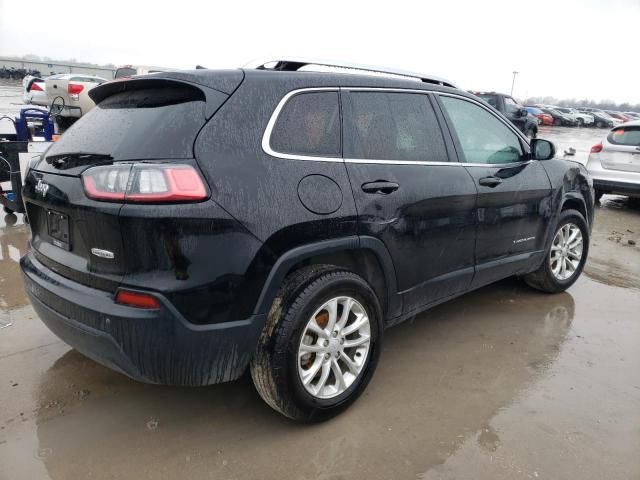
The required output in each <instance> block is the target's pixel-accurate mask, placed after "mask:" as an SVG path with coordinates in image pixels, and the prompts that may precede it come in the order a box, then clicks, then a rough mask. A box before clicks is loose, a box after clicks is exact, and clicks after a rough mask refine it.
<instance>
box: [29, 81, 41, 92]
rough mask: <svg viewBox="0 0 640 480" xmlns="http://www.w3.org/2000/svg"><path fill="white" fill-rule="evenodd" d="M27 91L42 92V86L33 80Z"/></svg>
mask: <svg viewBox="0 0 640 480" xmlns="http://www.w3.org/2000/svg"><path fill="white" fill-rule="evenodd" d="M29 92H44V90H42V87H41V86H40V85H38V84H37V83H36V82H33V83H32V84H31V86H30V87H29Z"/></svg>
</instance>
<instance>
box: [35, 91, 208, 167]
mask: <svg viewBox="0 0 640 480" xmlns="http://www.w3.org/2000/svg"><path fill="white" fill-rule="evenodd" d="M204 122H205V101H204V94H203V93H202V92H201V91H200V90H199V89H197V88H195V87H183V86H179V87H178V86H176V87H173V86H165V87H161V88H145V89H139V90H131V91H124V92H120V93H116V94H114V95H111V96H110V97H107V98H105V99H104V100H103V101H101V102H100V103H99V104H98V105H96V106H95V107H94V108H93V109H91V111H90V112H88V113H87V114H86V115H85V116H83V117H82V118H81V119H80V120H78V121H77V122H76V123H75V124H74V125H73V126H72V127H71V128H70V129H69V130H67V131H66V132H65V134H64V135H62V137H61V138H60V140H59V141H57V142H55V143H54V144H53V145H52V146H51V148H50V149H49V150H48V152H47V157H50V156H58V155H64V154H75V153H79V152H90V153H96V154H101V155H110V156H112V157H113V159H114V160H147V159H182V158H193V142H194V140H195V137H196V135H197V134H198V131H199V130H200V128H201V127H202V125H203V124H204Z"/></svg>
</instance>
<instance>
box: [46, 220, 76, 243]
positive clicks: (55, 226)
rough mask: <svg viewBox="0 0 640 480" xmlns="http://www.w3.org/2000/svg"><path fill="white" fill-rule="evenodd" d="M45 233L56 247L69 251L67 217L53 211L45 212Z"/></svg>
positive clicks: (69, 234)
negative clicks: (46, 232)
mask: <svg viewBox="0 0 640 480" xmlns="http://www.w3.org/2000/svg"><path fill="white" fill-rule="evenodd" d="M47 231H48V233H49V237H50V238H51V243H53V244H54V245H55V246H56V247H60V248H63V249H65V250H71V231H70V229H69V216H68V215H65V214H64V213H60V212H56V211H54V210H47Z"/></svg>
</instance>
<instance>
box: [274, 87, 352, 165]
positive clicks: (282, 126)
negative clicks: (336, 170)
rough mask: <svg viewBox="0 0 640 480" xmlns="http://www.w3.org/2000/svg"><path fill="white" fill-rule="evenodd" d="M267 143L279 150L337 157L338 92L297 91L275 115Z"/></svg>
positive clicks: (338, 153) (338, 147) (338, 138)
mask: <svg viewBox="0 0 640 480" xmlns="http://www.w3.org/2000/svg"><path fill="white" fill-rule="evenodd" d="M270 145H271V148H272V149H273V150H275V151H276V152H279V153H287V154H293V155H310V156H319V157H339V156H340V108H339V107H338V92H312V93H301V94H298V95H295V96H293V97H292V98H291V99H289V101H288V102H287V103H286V105H285V106H284V108H283V109H282V111H281V112H280V115H278V119H277V121H276V124H275V126H274V128H273V131H272V133H271V141H270Z"/></svg>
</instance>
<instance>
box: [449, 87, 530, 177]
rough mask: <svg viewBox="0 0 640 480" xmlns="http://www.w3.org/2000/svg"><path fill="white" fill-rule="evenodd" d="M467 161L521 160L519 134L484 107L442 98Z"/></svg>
mask: <svg viewBox="0 0 640 480" xmlns="http://www.w3.org/2000/svg"><path fill="white" fill-rule="evenodd" d="M440 99H441V101H442V104H443V105H444V108H445V111H446V112H447V114H448V116H449V118H450V120H451V122H452V124H453V128H454V129H455V131H456V134H457V136H458V139H459V141H460V144H461V145H462V150H463V152H464V156H465V159H466V161H467V162H468V163H497V164H500V163H513V162H519V161H521V160H522V157H523V151H522V145H521V144H520V140H519V139H518V136H517V135H516V134H515V133H514V132H512V131H511V130H510V129H509V128H508V127H507V126H506V125H505V124H504V123H502V122H501V121H500V120H498V118H496V117H495V116H493V115H492V114H491V113H489V112H488V111H487V110H485V109H484V108H482V107H480V106H478V105H475V104H474V103H472V102H468V101H466V100H462V99H459V98H453V97H445V96H441V97H440Z"/></svg>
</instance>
